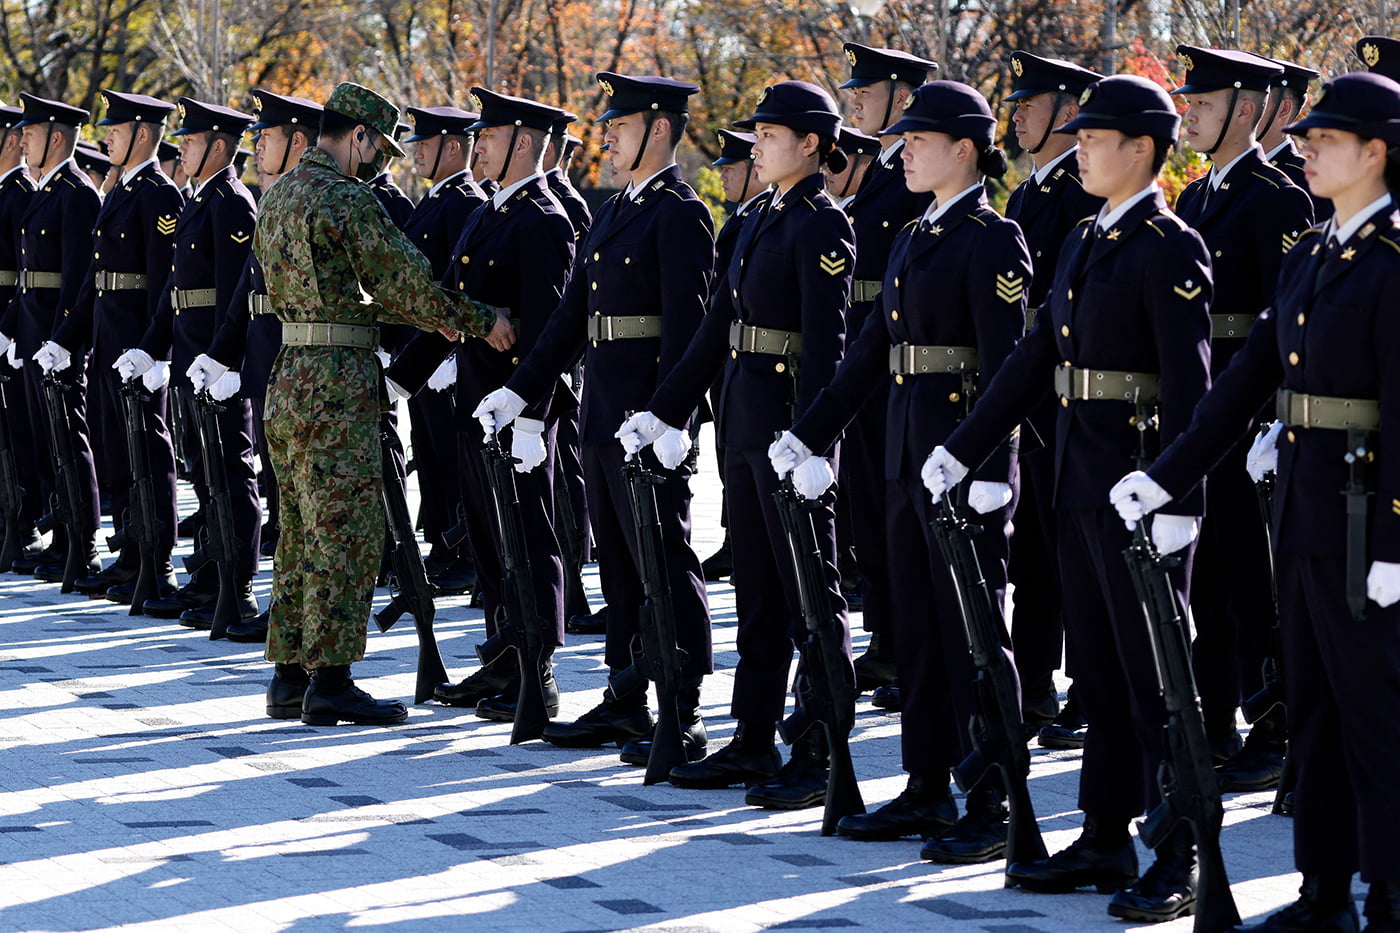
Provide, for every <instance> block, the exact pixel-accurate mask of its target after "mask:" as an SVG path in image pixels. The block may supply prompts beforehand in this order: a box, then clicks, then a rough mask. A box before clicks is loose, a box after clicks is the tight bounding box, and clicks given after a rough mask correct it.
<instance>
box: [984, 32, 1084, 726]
mask: <svg viewBox="0 0 1400 933" xmlns="http://www.w3.org/2000/svg"><path fill="white" fill-rule="evenodd" d="M1100 77H1101V76H1100V75H1098V74H1095V73H1094V72H1092V71H1090V70H1089V69H1087V68H1081V67H1080V66H1078V65H1075V64H1073V63H1071V62H1066V61H1061V60H1060V59H1055V58H1041V57H1039V56H1036V55H1031V54H1030V53H1029V52H1021V51H1017V52H1012V53H1011V93H1010V94H1008V95H1007V97H1006V99H1007V100H1008V101H1014V102H1015V104H1016V110H1015V112H1014V113H1013V114H1012V116H1011V125H1012V127H1013V128H1014V129H1015V132H1016V141H1017V143H1019V144H1020V146H1021V148H1022V149H1024V150H1025V151H1026V152H1028V153H1030V156H1031V164H1032V165H1033V166H1034V167H1035V170H1034V171H1033V172H1032V173H1031V175H1030V177H1029V178H1027V179H1026V180H1025V181H1024V182H1022V183H1021V184H1020V185H1019V186H1018V187H1017V188H1016V190H1015V191H1013V192H1012V193H1011V199H1010V200H1009V201H1007V203H1006V216H1007V217H1008V218H1009V219H1011V220H1014V221H1016V222H1017V223H1018V224H1020V225H1021V231H1022V233H1024V234H1025V237H1026V247H1027V248H1028V249H1029V250H1030V252H1031V265H1032V268H1034V270H1035V275H1034V276H1032V278H1031V293H1030V301H1029V303H1028V305H1027V307H1028V308H1030V311H1028V312H1027V317H1028V318H1029V320H1028V321H1027V322H1026V325H1027V326H1026V329H1027V330H1030V328H1031V327H1032V326H1034V323H1035V317H1034V315H1035V309H1036V308H1038V307H1040V305H1041V303H1042V302H1044V301H1045V299H1046V297H1047V296H1048V295H1049V294H1050V283H1051V282H1052V281H1053V280H1054V277H1055V263H1056V262H1058V261H1059V258H1060V246H1061V245H1062V244H1063V243H1064V241H1065V239H1066V237H1068V235H1069V233H1070V231H1071V230H1073V229H1074V227H1075V225H1076V224H1078V223H1079V221H1081V220H1083V219H1084V218H1085V217H1088V216H1089V215H1090V214H1093V213H1094V212H1096V211H1097V210H1098V209H1099V207H1100V205H1102V204H1103V199H1102V198H1097V197H1095V196H1094V195H1091V194H1089V193H1088V192H1086V191H1085V190H1084V183H1083V182H1082V181H1080V179H1079V163H1078V162H1077V161H1076V152H1077V149H1078V146H1077V145H1076V144H1075V140H1074V137H1073V136H1067V135H1065V134H1063V133H1056V132H1054V131H1055V130H1056V129H1057V128H1059V127H1060V126H1063V125H1064V124H1065V123H1068V122H1069V121H1070V120H1073V119H1074V118H1075V117H1077V116H1079V95H1080V94H1082V93H1084V89H1085V88H1087V87H1088V86H1089V85H1090V84H1093V83H1094V82H1095V81H1097V80H1098V79H1099V78H1100ZM1058 407H1059V406H1058V405H1056V404H1055V399H1054V398H1046V399H1045V400H1044V401H1042V402H1041V403H1040V404H1039V405H1038V406H1036V409H1035V411H1033V412H1032V413H1031V417H1030V418H1029V419H1028V422H1029V424H1030V426H1031V428H1032V429H1033V430H1034V432H1035V434H1036V435H1039V442H1038V444H1039V447H1040V449H1036V447H1037V441H1036V439H1035V438H1034V437H1030V436H1028V435H1029V434H1030V432H1026V433H1025V434H1023V435H1022V437H1021V447H1020V453H1021V459H1020V471H1021V492H1020V500H1019V502H1018V503H1017V505H1016V533H1015V534H1013V535H1012V536H1011V550H1010V558H1009V563H1008V566H1007V575H1008V578H1009V579H1010V581H1011V583H1012V585H1013V586H1015V588H1016V606H1015V611H1014V612H1013V613H1012V615H1011V642H1012V645H1013V647H1014V648H1015V652H1016V671H1017V673H1018V674H1020V677H1021V715H1022V717H1023V721H1024V722H1025V724H1026V725H1027V726H1029V727H1031V728H1033V729H1040V743H1041V744H1042V745H1044V746H1046V747H1048V748H1082V747H1083V746H1084V717H1083V715H1082V714H1081V713H1080V712H1079V704H1078V702H1077V698H1076V696H1075V692H1074V687H1073V686H1071V687H1070V689H1069V694H1068V697H1067V700H1066V702H1065V708H1064V709H1063V710H1061V709H1059V708H1058V707H1059V702H1058V700H1057V699H1056V696H1055V670H1056V669H1057V668H1058V667H1059V666H1060V648H1061V645H1062V644H1063V640H1064V621H1063V619H1062V618H1061V616H1060V562H1059V558H1058V556H1057V553H1058V552H1057V550H1056V546H1055V509H1054V504H1055V503H1054V485H1053V484H1054V472H1055V417H1056V415H1055V409H1056V408H1058Z"/></svg>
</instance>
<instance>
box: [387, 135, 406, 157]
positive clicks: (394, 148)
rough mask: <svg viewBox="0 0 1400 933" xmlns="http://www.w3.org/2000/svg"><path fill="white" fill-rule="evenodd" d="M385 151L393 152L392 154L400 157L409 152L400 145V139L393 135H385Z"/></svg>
mask: <svg viewBox="0 0 1400 933" xmlns="http://www.w3.org/2000/svg"><path fill="white" fill-rule="evenodd" d="M384 151H385V152H388V153H391V154H392V155H394V156H396V157H398V158H400V159H402V158H403V157H404V156H405V155H407V154H408V153H406V152H404V150H403V146H400V145H399V141H398V140H397V139H395V138H394V137H392V136H385V137H384Z"/></svg>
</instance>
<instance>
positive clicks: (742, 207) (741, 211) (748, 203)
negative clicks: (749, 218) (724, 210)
mask: <svg viewBox="0 0 1400 933" xmlns="http://www.w3.org/2000/svg"><path fill="white" fill-rule="evenodd" d="M767 193H768V189H767V188H764V189H763V190H762V191H760V192H759V193H758V194H756V195H754V196H753V197H751V198H749V199H748V200H747V201H745V202H744V203H743V204H740V205H739V207H738V209H737V210H736V211H734V213H735V214H747V213H748V212H749V209H750V208H752V207H753V203H754V202H755V201H757V200H758V199H759V198H761V197H763V196H764V195H765V194H767Z"/></svg>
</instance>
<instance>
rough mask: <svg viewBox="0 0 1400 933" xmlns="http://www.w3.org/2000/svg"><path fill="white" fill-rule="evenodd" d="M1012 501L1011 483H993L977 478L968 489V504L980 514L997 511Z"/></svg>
mask: <svg viewBox="0 0 1400 933" xmlns="http://www.w3.org/2000/svg"><path fill="white" fill-rule="evenodd" d="M1010 501H1011V484H1010V483H992V482H988V481H987V480H982V479H975V480H973V481H972V485H971V486H970V487H968V490H967V504H968V505H970V506H971V507H972V511H974V512H976V513H977V514H978V515H986V514H987V513H988V512H995V511H996V510H997V509H999V508H1002V507H1003V506H1005V505H1007V504H1008V503H1009V502H1010Z"/></svg>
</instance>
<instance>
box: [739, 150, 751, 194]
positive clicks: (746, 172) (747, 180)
mask: <svg viewBox="0 0 1400 933" xmlns="http://www.w3.org/2000/svg"><path fill="white" fill-rule="evenodd" d="M752 181H753V159H752V158H749V159H747V160H745V162H744V187H743V188H741V189H740V190H739V193H740V194H748V193H749V184H750V182H752ZM744 200H745V201H748V198H744Z"/></svg>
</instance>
